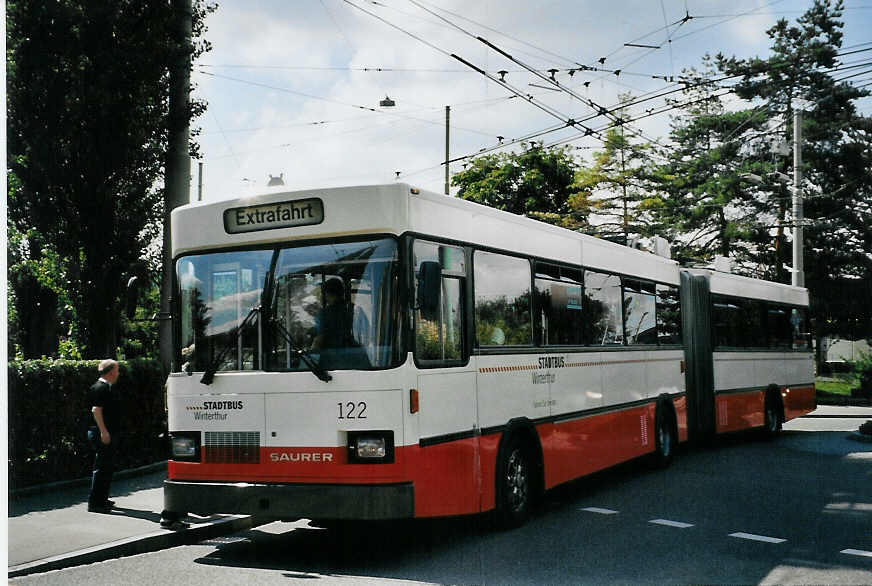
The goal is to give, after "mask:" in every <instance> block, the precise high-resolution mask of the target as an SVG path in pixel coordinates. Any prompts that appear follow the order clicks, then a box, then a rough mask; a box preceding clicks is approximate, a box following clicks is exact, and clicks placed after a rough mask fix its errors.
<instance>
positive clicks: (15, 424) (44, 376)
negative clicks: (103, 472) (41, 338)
mask: <svg viewBox="0 0 872 586" xmlns="http://www.w3.org/2000/svg"><path fill="white" fill-rule="evenodd" d="M98 362H99V361H97V360H25V361H21V362H10V363H9V367H8V381H9V453H8V457H9V488H10V489H17V488H24V487H26V486H32V485H35V484H43V483H46V482H55V481H60V480H70V479H73V478H81V477H84V476H90V475H91V466H92V464H93V460H94V453H93V450H92V449H91V446H90V444H89V443H88V438H87V430H88V427H89V426H91V425H94V420H93V417H92V416H91V408H90V405H88V388H89V387H90V386H91V385H92V384H94V382H95V381H96V380H97V377H98V375H97V363H98ZM120 369H121V376H120V378H119V379H118V383H117V384H118V390H119V392H120V393H121V397H122V416H121V417H122V432H121V434H120V435H121V437H120V438H119V443H118V451H117V452H116V454H117V459H116V466H117V469H118V470H121V469H125V468H133V467H137V466H144V465H146V464H151V463H153V462H159V461H161V460H165V459H166V458H167V446H166V439H165V434H164V431H165V429H166V414H165V411H164V392H163V386H164V382H165V379H164V377H163V375H162V374H161V367H160V363H159V362H158V361H157V360H149V359H135V360H129V361H122V362H121V363H120ZM113 441H115V438H113Z"/></svg>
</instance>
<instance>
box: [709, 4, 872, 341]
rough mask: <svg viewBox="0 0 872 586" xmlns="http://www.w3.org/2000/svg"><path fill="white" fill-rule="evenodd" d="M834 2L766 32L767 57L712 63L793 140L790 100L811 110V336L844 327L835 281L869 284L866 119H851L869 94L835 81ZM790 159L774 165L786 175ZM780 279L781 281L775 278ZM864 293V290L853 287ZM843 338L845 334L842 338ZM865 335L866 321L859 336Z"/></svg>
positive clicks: (779, 193)
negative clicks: (800, 101) (736, 78)
mask: <svg viewBox="0 0 872 586" xmlns="http://www.w3.org/2000/svg"><path fill="white" fill-rule="evenodd" d="M842 14H843V3H842V2H841V0H838V1H835V2H833V1H831V0H815V1H814V3H813V4H812V6H811V7H810V8H809V9H808V10H807V11H806V12H805V13H804V14H803V15H802V16H801V17H800V18H799V19H797V22H796V25H793V26H791V25H790V24H789V23H788V22H787V21H786V20H784V19H782V20H779V21H778V23H776V25H775V26H774V27H772V28H771V29H770V30H769V31H768V34H769V37H770V38H771V39H772V41H773V44H772V53H771V55H770V56H769V58H767V59H760V58H756V59H747V60H737V59H735V58H730V59H728V58H726V57H724V56H722V55H719V56H718V57H717V59H718V67H719V68H720V69H721V70H722V71H723V72H725V73H727V74H730V75H740V76H741V81H740V83H738V84H737V86H736V93H737V94H738V95H739V97H741V98H743V99H745V100H749V101H752V102H757V103H760V104H762V105H763V106H764V107H765V108H766V109H767V110H768V111H769V112H770V115H773V116H780V117H781V118H782V120H783V121H784V122H783V126H784V128H785V135H786V137H788V138H789V137H791V136H792V134H793V116H792V114H793V107H794V104H793V102H792V100H793V98H804V99H806V100H808V101H809V102H810V103H811V107H810V108H809V109H808V110H807V111H806V112H805V114H804V116H803V129H802V130H803V134H802V139H803V140H802V158H803V175H804V177H805V185H804V192H805V206H804V207H805V217H806V218H808V220H809V223H808V224H807V225H806V226H804V228H805V272H806V285H807V287H808V288H809V289H810V291H811V297H812V307H813V313H814V314H815V316H816V318H817V319H816V322H815V323H816V326H815V328H816V334H817V336H818V338H820V336H821V335H823V333H825V332H827V331H829V332H832V330H831V327H835V326H836V325H837V324H840V323H846V322H845V319H846V317H847V316H839V315H837V314H836V311H837V310H836V308H837V307H841V306H842V304H831V303H828V302H827V301H826V300H828V299H831V298H832V295H833V293H832V287H833V284H834V283H836V282H839V281H840V280H844V279H849V280H862V281H866V282H867V283H868V282H869V281H870V280H872V176H870V174H869V172H868V169H869V168H870V166H872V148H870V147H872V132H870V131H872V120H870V118H868V117H865V116H861V115H859V114H858V113H857V109H856V105H855V102H856V100H858V99H859V98H862V97H864V96H868V95H869V91H868V90H865V89H862V88H857V87H854V86H852V85H851V84H850V82H848V81H847V79H848V76H850V75H851V74H850V72H849V73H848V75H846V76H845V77H844V78H842V79H838V78H837V77H836V75H838V76H841V75H842V74H841V73H836V74H834V73H833V72H832V69H833V68H834V67H836V66H837V65H839V61H838V57H839V48H840V47H841V45H842V32H841V29H842V26H843V23H842V21H841V17H842ZM789 164H790V161H789V160H787V159H785V160H782V161H779V162H778V163H777V164H776V169H777V170H778V171H787V170H788V166H789ZM768 195H769V201H770V202H772V203H774V202H780V201H785V200H786V198H787V197H789V193H787V192H786V190H784V189H779V190H773V191H772V192H770V193H769V194H768ZM779 276H780V275H779ZM859 289H864V287H859ZM847 333H848V332H845V334H847ZM858 333H859V334H860V335H865V336H869V335H872V323H869V321H868V317H867V321H866V324H865V334H864V333H862V332H854V335H856V334H858Z"/></svg>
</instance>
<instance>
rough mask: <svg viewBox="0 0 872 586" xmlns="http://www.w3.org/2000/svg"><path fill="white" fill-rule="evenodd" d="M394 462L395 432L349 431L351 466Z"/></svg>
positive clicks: (349, 458) (349, 460)
mask: <svg viewBox="0 0 872 586" xmlns="http://www.w3.org/2000/svg"><path fill="white" fill-rule="evenodd" d="M393 461H394V432H393V431H349V432H348V462H349V463H350V464H388V463H391V462H393Z"/></svg>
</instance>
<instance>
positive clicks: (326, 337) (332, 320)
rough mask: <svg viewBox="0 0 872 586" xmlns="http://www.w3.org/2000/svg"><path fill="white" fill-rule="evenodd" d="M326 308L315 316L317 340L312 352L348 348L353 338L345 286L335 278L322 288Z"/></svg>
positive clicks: (313, 342) (314, 341) (313, 341)
mask: <svg viewBox="0 0 872 586" xmlns="http://www.w3.org/2000/svg"><path fill="white" fill-rule="evenodd" d="M322 293H323V296H324V306H323V307H322V308H321V310H320V311H319V312H318V315H317V316H315V331H316V335H315V339H314V340H312V350H316V351H322V350H329V349H335V348H344V347H346V346H348V340H349V339H350V337H351V313H350V311H349V310H348V307H347V306H346V304H345V286H344V285H343V284H342V280H340V279H338V278H336V277H333V278H331V279H328V280H327V282H326V283H324V285H323V286H322Z"/></svg>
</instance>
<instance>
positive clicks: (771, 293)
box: [686, 269, 808, 306]
mask: <svg viewBox="0 0 872 586" xmlns="http://www.w3.org/2000/svg"><path fill="white" fill-rule="evenodd" d="M686 270H687V271H688V272H689V273H691V274H694V275H704V276H706V277H708V280H709V288H710V289H711V292H712V293H715V294H718V295H729V296H732V297H745V298H748V299H763V300H766V301H773V302H776V303H785V304H788V305H800V306H807V305H808V289H804V288H802V287H794V286H793V285H786V284H784V283H775V282H773V281H763V280H760V279H752V278H751V277H743V276H742V275H734V274H732V273H723V272H719V271H714V270H711V269H686Z"/></svg>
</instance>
